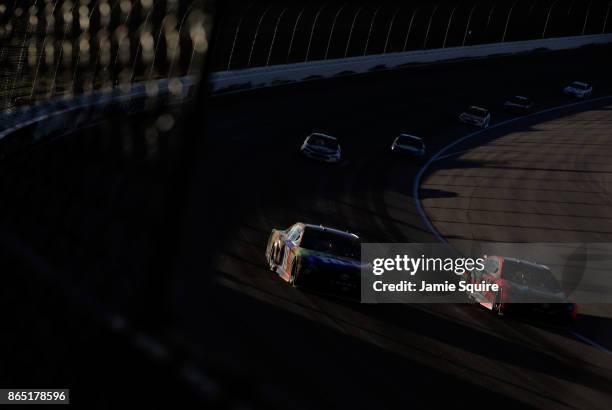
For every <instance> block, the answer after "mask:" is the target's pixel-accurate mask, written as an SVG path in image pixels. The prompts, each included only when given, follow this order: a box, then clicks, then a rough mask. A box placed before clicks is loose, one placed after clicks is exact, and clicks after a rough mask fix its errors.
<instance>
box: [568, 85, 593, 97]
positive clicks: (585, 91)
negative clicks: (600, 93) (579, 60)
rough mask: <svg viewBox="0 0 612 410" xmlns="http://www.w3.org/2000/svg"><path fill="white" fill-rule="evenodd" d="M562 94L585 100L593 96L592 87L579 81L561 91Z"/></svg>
mask: <svg viewBox="0 0 612 410" xmlns="http://www.w3.org/2000/svg"><path fill="white" fill-rule="evenodd" d="M563 93H564V94H565V95H571V96H572V97H576V98H587V97H590V96H591V94H593V86H592V85H589V84H587V83H583V82H581V81H574V82H573V83H571V84H570V85H568V86H567V87H565V88H564V89H563Z"/></svg>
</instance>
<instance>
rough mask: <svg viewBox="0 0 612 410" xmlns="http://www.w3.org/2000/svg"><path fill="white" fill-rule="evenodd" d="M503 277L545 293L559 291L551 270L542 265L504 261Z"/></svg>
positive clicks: (559, 288)
mask: <svg viewBox="0 0 612 410" xmlns="http://www.w3.org/2000/svg"><path fill="white" fill-rule="evenodd" d="M503 279H506V280H508V281H510V282H513V283H516V284H519V285H524V286H527V287H529V288H532V289H536V290H539V291H543V292H547V293H559V292H561V287H560V286H559V282H557V279H555V277H554V276H553V274H552V272H551V271H550V270H548V269H547V268H545V267H543V266H535V265H532V264H529V263H525V262H515V261H505V262H504V268H503Z"/></svg>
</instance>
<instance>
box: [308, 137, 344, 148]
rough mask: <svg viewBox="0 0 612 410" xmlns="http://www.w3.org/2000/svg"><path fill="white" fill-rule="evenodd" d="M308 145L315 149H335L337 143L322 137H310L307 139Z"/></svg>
mask: <svg viewBox="0 0 612 410" xmlns="http://www.w3.org/2000/svg"><path fill="white" fill-rule="evenodd" d="M308 145H314V146H317V147H323V148H329V149H337V148H338V141H337V140H335V139H332V138H329V137H324V136H322V135H311V136H310V137H308Z"/></svg>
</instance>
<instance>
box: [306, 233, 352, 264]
mask: <svg viewBox="0 0 612 410" xmlns="http://www.w3.org/2000/svg"><path fill="white" fill-rule="evenodd" d="M300 246H301V247H303V248H305V249H309V250H312V251H317V252H325V253H329V254H331V255H334V256H340V257H345V258H351V259H360V258H361V256H360V254H361V244H360V242H359V238H357V237H355V236H352V235H349V234H344V233H338V232H333V231H330V230H324V229H312V228H306V230H305V231H304V235H303V236H302V242H301V244H300Z"/></svg>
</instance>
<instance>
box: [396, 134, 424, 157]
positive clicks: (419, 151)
mask: <svg viewBox="0 0 612 410" xmlns="http://www.w3.org/2000/svg"><path fill="white" fill-rule="evenodd" d="M391 152H393V153H394V154H406V155H409V156H412V157H416V158H422V157H424V156H425V143H424V142H423V139H422V138H419V137H415V136H414V135H409V134H400V135H399V136H398V137H397V138H395V140H393V144H391Z"/></svg>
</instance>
